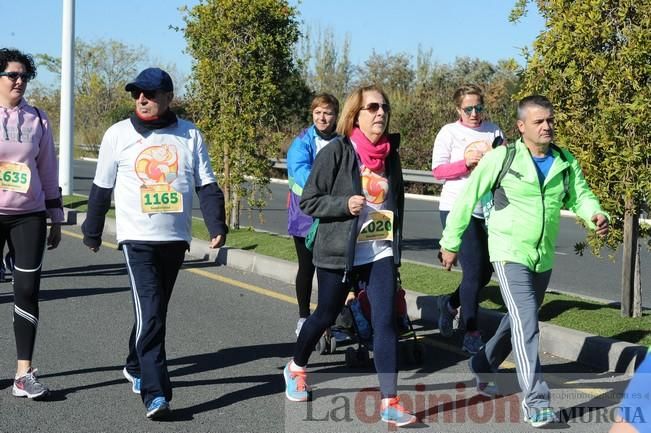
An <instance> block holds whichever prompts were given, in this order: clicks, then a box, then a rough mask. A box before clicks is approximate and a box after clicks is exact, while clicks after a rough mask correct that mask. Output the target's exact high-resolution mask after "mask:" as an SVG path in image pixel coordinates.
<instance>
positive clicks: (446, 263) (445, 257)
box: [439, 248, 457, 271]
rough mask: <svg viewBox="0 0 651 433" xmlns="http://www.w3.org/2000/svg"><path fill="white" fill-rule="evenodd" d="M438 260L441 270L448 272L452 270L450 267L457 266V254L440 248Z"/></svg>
mask: <svg viewBox="0 0 651 433" xmlns="http://www.w3.org/2000/svg"><path fill="white" fill-rule="evenodd" d="M439 260H440V261H441V265H442V266H443V268H445V270H446V271H449V270H450V269H452V266H454V265H456V264H457V253H453V252H451V251H448V250H446V249H445V248H441V251H440V252H439Z"/></svg>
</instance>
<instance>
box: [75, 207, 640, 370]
mask: <svg viewBox="0 0 651 433" xmlns="http://www.w3.org/2000/svg"><path fill="white" fill-rule="evenodd" d="M65 211H66V218H67V221H68V224H71V225H81V223H82V222H83V220H84V219H85V214H83V213H77V212H76V211H73V210H68V209H66V210H65ZM104 231H105V232H109V233H115V220H113V219H112V218H107V219H106V223H105V226H104ZM188 254H189V255H190V256H192V257H197V258H203V259H207V260H209V261H213V262H215V263H217V264H219V265H222V266H230V267H233V268H235V269H240V270H243V271H248V272H253V273H256V274H258V275H262V276H264V277H268V278H273V279H275V280H278V281H281V282H283V283H286V284H294V278H295V276H296V271H297V268H298V265H297V264H296V263H294V262H289V261H287V260H282V259H277V258H275V257H269V256H264V255H261V254H257V253H254V252H251V251H245V250H240V249H235V248H228V247H224V248H220V249H218V250H213V249H210V248H208V242H206V241H202V240H200V239H196V238H195V239H193V240H192V245H191V246H190V252H189V253H188ZM406 293H407V295H406V301H407V312H408V314H409V317H411V319H412V320H421V321H423V322H425V323H427V324H428V325H434V326H436V325H437V323H438V315H439V311H438V302H437V300H438V297H435V296H428V295H423V294H422V293H417V292H412V291H409V290H406ZM503 316H504V315H503V314H502V313H499V312H495V311H490V310H485V309H480V311H479V324H480V327H481V329H483V330H485V331H487V332H488V333H493V332H494V331H495V329H497V326H498V325H499V322H500V320H502V317H503ZM540 335H541V337H540V349H541V350H542V351H543V352H547V353H550V354H552V355H555V356H558V357H561V358H564V359H567V360H570V361H574V362H578V363H580V364H584V365H587V366H589V367H592V368H595V369H597V370H599V371H609V372H615V373H632V372H633V371H634V369H635V367H637V365H639V363H640V362H642V360H643V359H644V357H645V356H646V353H647V350H648V349H647V347H646V346H641V345H637V344H632V343H627V342H623V341H619V340H614V339H612V338H606V337H600V336H597V335H592V334H588V333H585V332H581V331H576V330H574V329H568V328H563V327H560V326H556V325H552V324H549V323H544V322H541V323H540Z"/></svg>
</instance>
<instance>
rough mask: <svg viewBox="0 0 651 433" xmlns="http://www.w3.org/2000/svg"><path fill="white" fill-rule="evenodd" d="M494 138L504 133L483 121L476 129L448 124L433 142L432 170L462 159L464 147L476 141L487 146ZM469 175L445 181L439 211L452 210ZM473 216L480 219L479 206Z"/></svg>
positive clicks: (457, 123) (457, 124)
mask: <svg viewBox="0 0 651 433" xmlns="http://www.w3.org/2000/svg"><path fill="white" fill-rule="evenodd" d="M495 137H502V138H504V133H503V132H502V130H501V129H500V128H499V126H497V125H495V124H493V123H491V122H486V121H483V122H482V123H481V124H480V125H479V127H477V128H469V127H467V126H464V125H462V124H461V122H458V121H457V122H454V123H448V124H447V125H445V126H443V128H441V130H440V131H439V133H438V134H437V135H436V139H435V140H434V149H433V150H432V170H434V169H435V168H436V167H438V166H439V165H443V164H449V163H451V162H455V161H460V160H462V159H464V153H465V150H466V147H468V145H469V144H471V143H474V142H476V141H483V142H485V143H487V144H488V145H489V146H490V145H491V144H492V143H493V140H494V139H495ZM469 176H470V173H468V174H467V175H465V176H463V177H460V178H458V179H451V180H446V181H445V183H444V184H443V189H442V190H441V201H440V202H439V210H445V211H449V210H452V207H453V206H454V202H455V201H456V199H457V197H458V196H459V194H461V191H462V190H463V188H464V187H465V185H466V181H467V179H468V177H469ZM473 215H474V216H478V217H482V216H483V213H482V211H481V205H479V204H478V205H477V207H476V208H475V211H474V212H473Z"/></svg>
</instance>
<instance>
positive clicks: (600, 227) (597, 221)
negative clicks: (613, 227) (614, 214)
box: [592, 213, 608, 238]
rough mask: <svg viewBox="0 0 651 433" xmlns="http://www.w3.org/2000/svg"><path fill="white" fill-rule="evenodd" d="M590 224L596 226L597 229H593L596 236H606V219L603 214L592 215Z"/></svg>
mask: <svg viewBox="0 0 651 433" xmlns="http://www.w3.org/2000/svg"><path fill="white" fill-rule="evenodd" d="M592 222H593V223H594V225H595V226H597V228H595V232H596V233H597V235H599V236H601V237H602V238H603V237H604V236H606V235H607V234H608V218H606V216H605V215H604V214H600V213H598V214H596V215H593V216H592Z"/></svg>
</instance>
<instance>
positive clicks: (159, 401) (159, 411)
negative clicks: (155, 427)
mask: <svg viewBox="0 0 651 433" xmlns="http://www.w3.org/2000/svg"><path fill="white" fill-rule="evenodd" d="M169 413H170V404H169V403H168V402H167V400H165V397H156V398H155V399H153V400H152V402H151V403H149V406H147V418H149V419H152V420H157V419H161V418H164V417H165V416H167V415H169Z"/></svg>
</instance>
